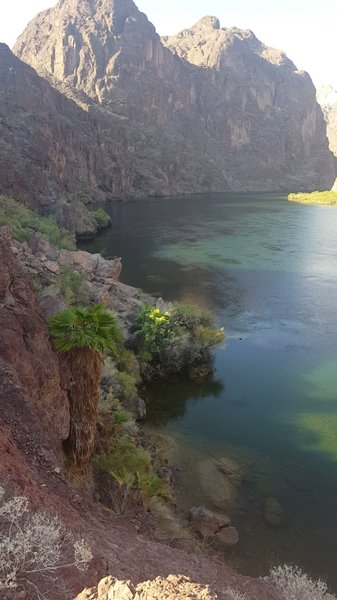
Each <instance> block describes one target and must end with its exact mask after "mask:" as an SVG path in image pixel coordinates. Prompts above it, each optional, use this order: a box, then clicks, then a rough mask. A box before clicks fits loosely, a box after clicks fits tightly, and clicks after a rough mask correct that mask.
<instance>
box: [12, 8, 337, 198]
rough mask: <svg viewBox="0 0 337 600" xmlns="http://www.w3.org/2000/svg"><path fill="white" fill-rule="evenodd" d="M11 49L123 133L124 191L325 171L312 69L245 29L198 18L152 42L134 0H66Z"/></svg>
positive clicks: (228, 185)
mask: <svg viewBox="0 0 337 600" xmlns="http://www.w3.org/2000/svg"><path fill="white" fill-rule="evenodd" d="M15 52H16V54H17V55H18V56H19V57H20V58H21V59H23V60H24V61H25V62H27V63H29V64H30V65H32V66H33V67H34V68H35V69H37V71H38V72H39V74H41V75H42V76H44V77H47V78H48V79H49V80H50V81H51V82H52V84H53V85H54V86H55V87H57V88H58V89H60V90H61V91H62V92H63V93H64V94H66V95H67V96H69V97H71V98H73V99H74V100H75V101H76V102H77V103H78V104H79V105H81V106H83V107H85V108H87V109H89V111H90V113H91V114H92V115H97V114H99V115H100V116H101V118H102V119H104V122H105V126H106V128H107V129H108V130H110V131H111V130H114V128H116V127H118V128H119V131H122V132H123V136H124V138H125V146H124V148H123V153H124V154H123V156H125V157H126V164H127V165H129V164H130V162H131V163H132V165H133V171H131V169H130V170H129V167H126V171H125V175H124V180H123V182H121V183H120V186H119V189H120V192H121V194H129V195H144V194H158V195H164V194H174V193H180V192H202V191H209V190H213V191H224V190H227V189H233V190H268V189H269V190H271V189H274V190H276V189H290V188H295V189H297V188H312V187H316V188H317V187H329V186H330V185H331V184H332V182H333V180H334V176H335V173H334V161H333V156H332V154H331V153H330V152H329V149H328V143H327V139H326V130H325V123H324V119H323V115H322V112H321V109H320V108H319V106H318V105H317V103H316V100H315V89H314V86H313V84H312V82H311V79H310V77H309V76H308V75H307V74H306V73H303V72H299V71H297V70H296V67H295V66H294V65H293V63H292V62H291V61H290V60H289V59H288V58H287V57H286V56H285V55H284V53H282V52H280V51H278V50H274V49H271V48H268V47H266V46H264V45H263V44H262V43H261V42H259V40H257V38H256V37H255V36H254V34H253V33H252V32H250V31H241V30H238V29H236V28H230V29H221V28H220V23H219V21H218V20H217V19H216V18H215V17H205V18H203V19H201V20H200V21H199V22H198V23H197V24H196V25H195V26H194V27H192V28H191V29H189V30H185V31H183V32H181V33H180V34H179V35H177V36H175V37H173V38H163V40H161V39H160V38H159V37H158V35H157V34H156V32H155V29H154V27H153V25H151V23H149V21H148V19H147V18H146V16H145V15H144V14H143V13H141V12H139V11H138V9H137V8H136V6H135V4H134V3H133V2H132V0H113V1H112V0H63V1H61V2H59V3H58V4H57V5H56V7H55V8H53V9H50V10H48V11H45V12H43V13H41V14H39V15H38V16H37V17H36V18H35V19H34V20H33V21H32V22H31V23H30V24H29V25H28V27H27V28H26V30H25V32H24V33H23V34H22V35H21V36H20V37H19V39H18V41H17V43H16V45H15ZM103 156H104V157H107V156H108V152H107V149H106V148H104V149H103ZM116 177H117V178H118V177H119V179H120V176H119V174H118V173H116ZM109 191H110V190H109ZM113 193H114V192H113Z"/></svg>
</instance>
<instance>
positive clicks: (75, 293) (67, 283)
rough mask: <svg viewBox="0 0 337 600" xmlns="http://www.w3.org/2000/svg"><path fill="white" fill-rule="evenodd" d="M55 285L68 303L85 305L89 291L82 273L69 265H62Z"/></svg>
mask: <svg viewBox="0 0 337 600" xmlns="http://www.w3.org/2000/svg"><path fill="white" fill-rule="evenodd" d="M57 287H58V289H59V291H60V293H61V295H62V297H63V298H64V300H65V302H66V303H67V304H68V305H73V304H81V305H86V304H87V303H88V301H89V297H90V291H89V287H88V284H87V282H86V280H85V278H84V277H83V275H82V273H78V272H77V271H74V270H73V269H70V268H69V267H63V268H62V271H61V273H60V275H59V277H58V278H57Z"/></svg>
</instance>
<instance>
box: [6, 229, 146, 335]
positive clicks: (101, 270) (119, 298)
mask: <svg viewBox="0 0 337 600" xmlns="http://www.w3.org/2000/svg"><path fill="white" fill-rule="evenodd" d="M0 236H2V237H6V238H7V240H8V245H9V248H10V250H11V252H12V253H13V254H14V255H15V257H16V260H17V262H18V264H19V265H20V266H21V268H22V269H23V270H24V272H25V273H27V274H28V275H29V276H30V277H31V278H32V279H34V280H35V281H36V282H40V285H42V292H41V294H40V297H39V309H40V310H41V311H42V314H43V316H44V317H45V318H49V317H51V316H52V315H53V314H54V313H55V312H58V311H60V310H63V309H64V308H65V307H66V302H65V299H64V295H63V294H62V289H61V284H60V276H62V274H64V273H67V272H68V273H69V272H71V273H76V274H79V275H80V276H81V279H82V281H83V284H84V289H83V291H82V294H84V295H85V297H86V301H89V300H90V301H91V302H92V303H103V304H105V305H106V306H108V308H110V309H111V310H112V311H113V312H115V313H116V314H117V316H118V317H119V321H120V323H121V325H122V326H123V327H124V329H125V332H127V331H128V329H129V327H130V324H131V322H132V321H133V318H134V315H135V313H137V311H138V310H139V308H140V306H141V304H142V303H144V302H147V301H149V296H148V295H146V294H144V293H143V292H142V291H141V290H139V289H137V288H133V287H131V286H129V285H125V284H123V283H120V282H119V281H118V279H119V276H120V274H121V270H122V263H121V258H114V259H111V260H106V259H104V258H103V257H102V256H101V255H100V254H90V253H89V252H84V251H80V250H78V251H70V250H58V249H57V248H55V247H54V246H51V245H50V244H49V243H48V242H47V241H46V240H45V239H43V238H42V237H41V236H40V235H39V234H35V235H34V236H33V237H32V239H31V240H30V242H29V243H27V242H24V243H20V242H18V241H16V240H14V239H13V238H12V233H11V230H10V229H9V228H7V227H0ZM83 301H84V300H83V299H81V298H79V299H77V302H79V303H81V302H83Z"/></svg>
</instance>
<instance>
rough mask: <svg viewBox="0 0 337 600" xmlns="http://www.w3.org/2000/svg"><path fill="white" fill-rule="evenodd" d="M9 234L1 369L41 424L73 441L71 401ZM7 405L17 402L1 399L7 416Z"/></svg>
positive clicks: (0, 260)
mask: <svg viewBox="0 0 337 600" xmlns="http://www.w3.org/2000/svg"><path fill="white" fill-rule="evenodd" d="M0 231H1V229H0ZM6 233H7V232H6V230H5V239H2V238H1V237H0V331H1V335H0V364H1V365H3V368H4V369H7V370H8V372H9V373H11V374H12V375H11V377H12V379H13V381H16V386H17V388H18V389H19V390H21V392H20V393H21V394H22V395H23V396H24V395H25V394H26V395H28V396H29V397H30V398H31V402H32V406H33V408H34V411H35V414H36V418H37V417H38V419H39V420H40V422H41V424H42V425H43V426H44V428H46V429H48V430H50V436H51V438H52V439H54V440H55V439H56V440H58V442H59V440H60V439H61V440H62V439H65V438H66V437H67V435H68V430H69V406H68V398H67V396H66V393H65V392H64V390H63V389H62V387H61V380H60V374H59V364H58V360H57V356H56V355H55V354H54V352H53V351H52V348H51V345H50V342H49V332H48V328H47V325H46V323H45V321H44V319H43V316H42V314H41V311H40V308H39V305H38V301H37V298H36V295H35V292H34V289H33V285H32V282H31V281H30V280H29V279H28V277H27V276H26V274H25V272H24V271H23V269H22V268H21V267H20V265H19V264H18V261H17V259H16V256H15V255H14V254H13V252H12V250H11V246H10V242H9V241H8V239H6ZM6 402H9V403H12V402H13V407H14V401H13V399H11V398H10V397H9V398H7V399H6V398H5V397H2V396H1V403H0V408H1V411H2V412H5V411H6V410H7V407H6V406H4V405H3V404H2V403H6ZM22 402H23V406H24V405H25V402H24V401H23V400H22ZM18 406H19V405H18ZM13 407H12V408H13ZM13 410H14V408H13ZM19 412H20V410H19ZM21 417H22V418H24V417H23V415H21ZM52 445H53V444H52V443H51V446H52ZM58 452H60V447H58Z"/></svg>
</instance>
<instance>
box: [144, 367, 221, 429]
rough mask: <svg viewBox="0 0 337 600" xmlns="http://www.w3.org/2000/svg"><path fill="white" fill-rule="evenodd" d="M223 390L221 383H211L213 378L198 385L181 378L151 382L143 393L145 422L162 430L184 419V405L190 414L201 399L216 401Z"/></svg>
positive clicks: (203, 380) (209, 377) (194, 381)
mask: <svg viewBox="0 0 337 600" xmlns="http://www.w3.org/2000/svg"><path fill="white" fill-rule="evenodd" d="M223 389H224V384H223V382H222V381H219V380H216V379H214V376H213V375H212V374H210V375H209V376H208V377H206V378H203V379H202V380H200V381H196V380H191V379H189V378H188V377H187V376H184V375H176V376H173V377H171V378H170V379H168V380H166V379H165V380H157V381H154V382H153V383H152V384H151V385H149V386H148V387H147V388H146V390H144V394H145V397H146V404H147V417H148V422H150V423H152V425H154V426H156V427H158V426H160V427H163V426H164V425H166V424H167V423H168V422H169V421H170V422H171V421H174V420H175V419H178V418H179V417H182V416H184V415H185V412H186V410H187V405H189V406H188V408H189V410H190V409H191V410H193V403H197V402H200V400H201V401H202V399H203V398H210V397H211V398H213V399H214V398H218V397H219V396H220V394H221V392H222V391H223Z"/></svg>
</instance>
